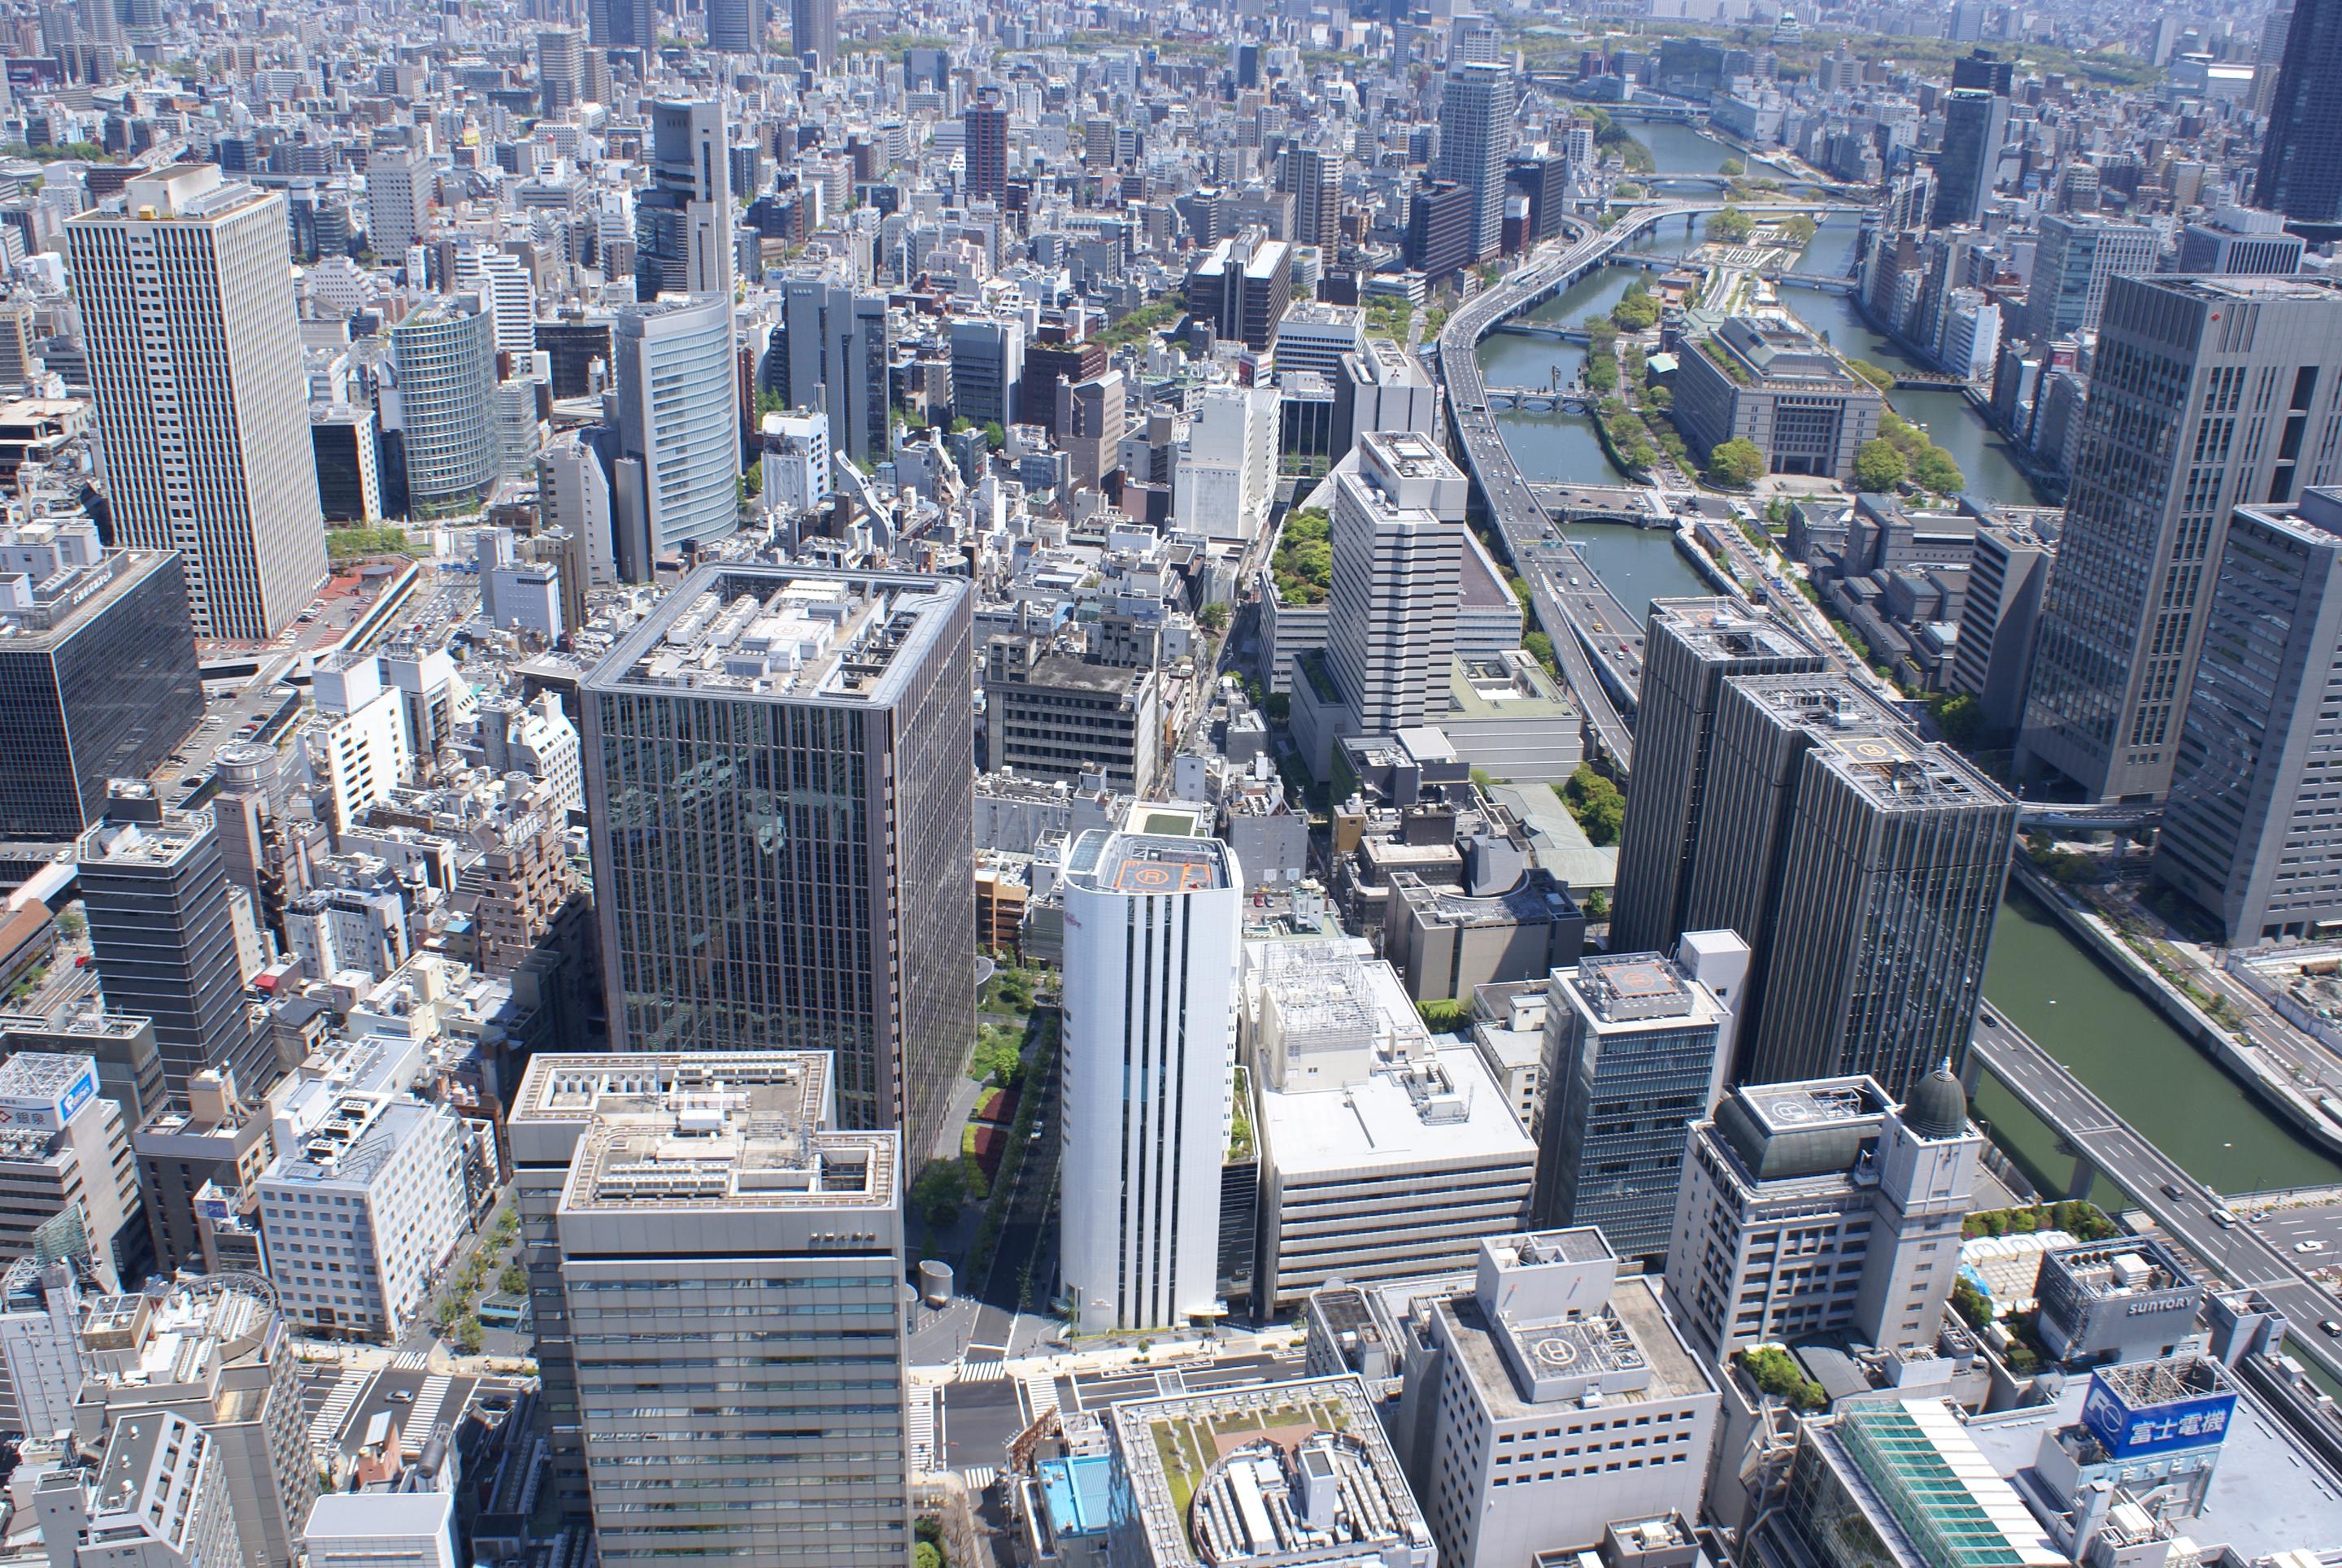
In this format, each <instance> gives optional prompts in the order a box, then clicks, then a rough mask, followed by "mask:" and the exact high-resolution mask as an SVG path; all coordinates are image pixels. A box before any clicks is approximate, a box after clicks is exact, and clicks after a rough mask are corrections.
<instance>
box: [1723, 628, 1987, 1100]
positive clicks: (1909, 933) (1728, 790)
mask: <svg viewBox="0 0 2342 1568" xmlns="http://www.w3.org/2000/svg"><path fill="white" fill-rule="evenodd" d="M1708 769H1709V783H1708V791H1707V800H1706V809H1705V812H1704V821H1703V828H1702V844H1701V848H1700V852H1699V855H1698V857H1697V859H1696V861H1695V862H1694V864H1693V866H1692V874H1691V892H1690V898H1689V900H1688V909H1689V917H1688V919H1689V923H1690V924H1692V925H1693V926H1694V927H1696V928H1697V929H1700V930H1733V931H1740V932H1743V933H1746V934H1747V935H1748V936H1749V938H1750V946H1751V948H1752V949H1753V950H1754V953H1755V958H1754V961H1753V963H1752V964H1751V966H1750V969H1751V974H1750V979H1749V982H1748V986H1747V988H1746V991H1745V992H1744V993H1743V1000H1742V1003H1741V1006H1740V1008H1739V1009H1738V1015H1739V1029H1740V1033H1739V1037H1738V1040H1737V1043H1736V1051H1737V1054H1738V1057H1739V1061H1738V1063H1737V1064H1736V1071H1735V1073H1734V1076H1735V1078H1736V1079H1739V1080H1743V1081H1757V1082H1786V1081H1789V1080H1791V1079H1803V1078H1831V1077H1845V1076H1851V1075H1856V1074H1866V1073H1867V1074H1868V1075H1869V1076H1871V1077H1874V1078H1876V1079H1877V1080H1878V1081H1880V1082H1881V1083H1883V1084H1885V1085H1886V1086H1887V1091H1888V1092H1890V1093H1896V1094H1900V1093H1903V1092H1905V1091H1907V1090H1908V1089H1909V1088H1910V1087H1911V1085H1913V1084H1914V1083H1916V1082H1917V1081H1919V1080H1920V1078H1921V1077H1923V1076H1924V1075H1925V1074H1926V1073H1927V1070H1929V1069H1930V1068H1932V1067H1933V1066H1935V1065H1936V1064H1937V1062H1939V1061H1942V1060H1945V1059H1946V1058H1947V1057H1950V1056H1957V1055H1958V1054H1959V1052H1960V1051H1961V1050H1962V1049H1963V1048H1964V1047H1965V1046H1966V1044H1967V1037H1968V1030H1969V1027H1970V1026H1971V1024H1972V1023H1973V1022H1974V1020H1975V1017H1976V1007H1977V1000H1978V999H1979V997H1980V995H1981V993H1982V987H1983V983H1984V965H1985V956H1986V952H1987V949H1988V948H1989V946H1990V944H1991V940H1992V924H1993V917H1994V914H1995V912H1996V911H1997V910H1998V909H1999V907H2000V895H2001V890H2002V887H2003V885H2004V884H2005V883H2006V881H2007V876H2008V858H2009V855H2010V853H2011V851H2012V850H2013V849H2014V848H2015V845H2016V841H2017V802H2016V801H2015V800H2014V799H2011V798H2010V797H2009V795H2008V793H2007V791H2006V790H2004V789H2001V788H2000V787H1999V786H1998V785H1997V784H1995V783H1993V781H1992V780H1991V779H1988V778H1987V777H1985V775H1984V774H1982V773H1980V772H1978V771H1977V769H1975V768H1973V767H1971V766H1970V765H1969V764H1968V763H1967V761H1965V760H1964V759H1961V758H1960V757H1959V755H1958V754H1957V753H1956V752H1954V751H1952V750H1951V749H1949V748H1947V747H1945V746H1942V745H1938V744H1937V743H1934V742H1930V741H1923V740H1921V739H1919V736H1918V733H1917V731H1916V730H1914V729H1911V727H1910V726H1909V724H1908V723H1907V722H1906V721H1905V720H1904V719H1903V718H1902V716H1901V715H1900V714H1898V713H1897V712H1895V711H1894V710H1893V709H1889V708H1887V706H1886V705H1885V704H1884V703H1882V702H1880V701H1879V700H1878V699H1877V698H1875V697H1872V696H1871V695H1869V693H1868V692H1867V691H1866V690H1864V689H1862V688H1861V687H1859V686H1857V685H1856V684H1855V683H1854V682H1853V681H1852V680H1850V679H1848V678H1846V677H1844V676H1841V675H1836V674H1829V675H1767V676H1743V677H1739V678H1734V679H1730V680H1727V681H1726V682H1725V685H1724V690H1723V694H1722V698H1721V700H1720V701H1719V703H1718V705H1717V712H1716V725H1715V735H1714V739H1713V741H1712V743H1711V746H1710V749H1709V756H1708Z"/></svg>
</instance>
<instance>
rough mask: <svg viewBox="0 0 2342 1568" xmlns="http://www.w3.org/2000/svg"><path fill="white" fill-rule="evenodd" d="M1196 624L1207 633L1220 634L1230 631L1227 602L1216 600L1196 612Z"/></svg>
mask: <svg viewBox="0 0 2342 1568" xmlns="http://www.w3.org/2000/svg"><path fill="white" fill-rule="evenodd" d="M1196 625H1197V626H1200V627H1202V628H1204V629H1205V630H1206V631H1208V632H1212V633H1215V634H1216V633H1219V632H1223V631H1226V630H1227V629H1228V607H1227V604H1226V601H1225V600H1222V599H1214V600H1213V601H1212V602H1211V603H1210V604H1207V605H1206V606H1205V607H1204V608H1201V609H1199V610H1197V611H1196Z"/></svg>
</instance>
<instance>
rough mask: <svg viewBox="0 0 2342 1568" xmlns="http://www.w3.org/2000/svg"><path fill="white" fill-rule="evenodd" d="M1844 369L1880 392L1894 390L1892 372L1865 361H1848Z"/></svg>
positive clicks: (1893, 375) (1893, 373) (1893, 374)
mask: <svg viewBox="0 0 2342 1568" xmlns="http://www.w3.org/2000/svg"><path fill="white" fill-rule="evenodd" d="M1846 367H1847V369H1848V370H1851V371H1853V372H1854V373H1855V374H1856V375H1857V376H1859V377H1862V378H1863V379H1864V380H1865V381H1867V382H1869V383H1870V384H1871V385H1872V386H1873V387H1877V388H1878V389H1879V390H1880V391H1881V392H1892V391H1893V390H1895V372H1893V371H1892V370H1887V369H1884V368H1882V367H1879V366H1877V365H1873V364H1872V363H1871V362H1870V361H1869V360H1867V359H1849V360H1847V362H1846ZM1888 412H1890V413H1891V412H1893V410H1892V409H1890V410H1888Z"/></svg>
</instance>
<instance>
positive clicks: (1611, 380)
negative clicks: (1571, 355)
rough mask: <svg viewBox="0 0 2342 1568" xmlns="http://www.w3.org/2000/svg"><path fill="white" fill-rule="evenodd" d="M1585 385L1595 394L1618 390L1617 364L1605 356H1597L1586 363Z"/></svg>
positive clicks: (1614, 360)
mask: <svg viewBox="0 0 2342 1568" xmlns="http://www.w3.org/2000/svg"><path fill="white" fill-rule="evenodd" d="M1586 386H1587V387H1590V388H1592V389H1593V390H1594V391H1596V392H1615V391H1616V390H1617V389H1618V362H1617V361H1616V359H1613V358H1611V357H1610V356H1608V355H1607V354H1597V355H1595V356H1594V357H1592V358H1590V359H1588V360H1586Z"/></svg>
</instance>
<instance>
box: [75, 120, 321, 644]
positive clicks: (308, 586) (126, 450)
mask: <svg viewBox="0 0 2342 1568" xmlns="http://www.w3.org/2000/svg"><path fill="white" fill-rule="evenodd" d="M125 196H126V200H127V204H128V205H127V210H126V211H125V212H118V213H109V212H92V213H84V214H82V215H80V216H76V217H75V218H73V219H72V220H70V221H69V222H68V224H67V225H66V230H65V232H66V237H67V241H68V245H69V247H70V251H71V256H72V262H73V282H74V298H75V303H76V304H77V305H78V306H79V307H80V310H81V317H82V330H83V335H84V337H85V343H86V347H87V349H88V354H89V367H90V377H91V380H92V382H93V383H94V385H95V387H96V391H97V431H98V449H99V452H100V455H101V457H103V459H104V462H105V478H106V492H107V498H108V500H109V502H110V503H111V506H112V509H113V520H114V530H115V539H116V540H118V541H119V542H121V543H122V544H125V545H127V546H130V547H132V548H137V549H151V550H177V551H178V552H179V555H180V561H181V566H182V568H183V569H184V570H185V574H186V586H187V604H188V608H189V612H190V617H191V619H192V621H193V623H194V626H195V635H196V636H197V637H198V638H221V639H225V640H231V641H246V642H255V641H261V640H265V639H266V638H271V637H274V636H275V635H276V633H277V632H279V631H281V630H282V629H284V628H285V627H286V626H289V625H291V624H292V621H293V618H294V617H295V616H296V615H298V614H299V613H300V612H301V610H302V609H303V608H304V607H305V606H306V605H307V604H308V602H309V597H310V595H312V594H313V593H315V591H316V590H317V588H318V586H319V585H320V584H322V583H323V582H324V581H325V520H324V518H323V517H322V516H321V515H320V513H319V511H318V507H317V467H316V460H315V457H314V456H313V455H312V453H311V451H310V447H309V421H308V401H309V399H308V387H307V385H306V382H305V377H304V376H303V374H302V363H301V343H300V334H299V329H298V326H297V323H296V321H295V315H294V302H293V278H292V271H291V267H290V264H289V259H288V257H289V254H290V253H289V252H288V250H287V248H286V245H287V241H286V237H285V236H286V233H287V230H286V227H285V206H284V198H283V197H281V196H275V195H270V194H265V193H263V192H261V191H259V190H256V189H255V188H254V187H252V186H246V185H241V184H235V185H227V184H223V183H222V182H221V178H220V172H219V170H218V169H217V168H216V167H215V166H210V165H184V164H183V165H175V166H171V167H168V168H165V169H159V170H156V171H154V173H153V174H152V175H151V176H146V177H142V178H138V179H134V180H132V181H131V182H130V183H129V185H128V186H126V187H125Z"/></svg>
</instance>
